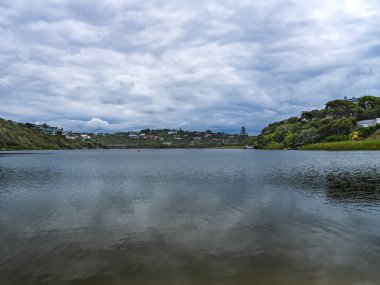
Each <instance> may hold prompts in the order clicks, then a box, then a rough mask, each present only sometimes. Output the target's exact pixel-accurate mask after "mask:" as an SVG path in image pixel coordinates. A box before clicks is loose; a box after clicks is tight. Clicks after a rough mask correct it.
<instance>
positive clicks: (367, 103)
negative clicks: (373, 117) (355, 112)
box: [358, 95, 380, 109]
mask: <svg viewBox="0 0 380 285" xmlns="http://www.w3.org/2000/svg"><path fill="white" fill-rule="evenodd" d="M358 105H359V106H360V107H362V108H363V109H373V108H377V107H380V98H379V97H375V96H371V95H366V96H363V97H361V98H360V99H359V100H358Z"/></svg>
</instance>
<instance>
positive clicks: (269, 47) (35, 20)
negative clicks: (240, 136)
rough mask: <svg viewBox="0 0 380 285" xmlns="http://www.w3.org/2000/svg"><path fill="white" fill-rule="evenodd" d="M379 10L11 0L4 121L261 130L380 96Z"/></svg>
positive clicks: (5, 23)
mask: <svg viewBox="0 0 380 285" xmlns="http://www.w3.org/2000/svg"><path fill="white" fill-rule="evenodd" d="M379 11H380V4H379V3H378V2H377V1H365V2H364V1H348V0H346V1H343V2H340V3H335V2H331V1H327V0H326V1H309V2H304V1H291V0H289V1H286V2H284V1H277V0H270V1H265V2H255V1H245V0H239V1H230V0H225V1H222V2H221V1H182V2H181V3H179V2H178V1H166V2H164V3H163V2H161V1H160V2H159V1H153V0H150V1H144V2H141V1H121V0H120V1H119V0H117V1H116V0H112V1H111V0H107V1H106V0H103V1H101V0H96V1H91V3H90V2H83V1H75V2H68V1H61V0H54V1H28V3H25V2H24V1H17V0H16V1H3V2H2V3H1V4H0V36H1V38H2V41H1V42H0V64H1V66H2V69H1V70H0V96H1V102H2V104H1V105H0V117H5V118H7V119H13V120H18V121H34V122H37V121H41V122H42V121H47V122H51V123H56V124H62V126H64V127H65V128H74V129H76V130H80V129H81V128H82V129H83V130H86V131H91V130H92V131H102V130H103V131H114V130H115V131H116V130H122V129H127V130H128V129H138V128H142V127H154V128H159V127H169V128H171V127H179V126H183V127H186V128H191V129H206V128H213V129H215V130H235V131H238V130H239V128H240V126H241V125H245V126H246V127H247V128H248V130H249V131H250V133H255V132H258V131H259V130H260V129H261V128H262V127H264V126H265V124H267V123H269V122H271V121H275V120H280V119H283V118H285V117H287V116H293V115H299V113H300V112H301V111H302V110H306V109H311V108H321V107H323V104H324V103H325V102H326V101H327V100H331V99H335V98H342V97H343V96H360V95H362V94H374V95H379V93H380V83H379V82H380V80H379V76H378V74H379V72H380V53H379V48H378V46H379V44H380V42H379V40H378V39H379V37H378V35H379V30H378V26H380V23H379V19H380V17H379V16H380V12H379ZM92 118H98V119H99V120H101V121H102V122H107V124H97V123H98V122H97V121H96V120H95V121H93V119H92ZM89 122H90V123H89ZM102 128H103V129H102Z"/></svg>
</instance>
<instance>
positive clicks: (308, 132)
mask: <svg viewBox="0 0 380 285" xmlns="http://www.w3.org/2000/svg"><path fill="white" fill-rule="evenodd" d="M318 139H319V134H318V130H317V129H316V128H314V127H311V128H308V129H304V130H302V131H301V132H299V133H297V134H296V135H295V136H294V144H295V146H301V145H305V144H311V143H315V142H316V141H317V140H318Z"/></svg>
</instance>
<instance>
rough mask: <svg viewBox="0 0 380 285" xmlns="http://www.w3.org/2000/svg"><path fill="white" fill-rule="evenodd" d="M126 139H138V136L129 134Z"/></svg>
mask: <svg viewBox="0 0 380 285" xmlns="http://www.w3.org/2000/svg"><path fill="white" fill-rule="evenodd" d="M128 137H129V138H131V139H138V138H139V135H136V134H129V135H128Z"/></svg>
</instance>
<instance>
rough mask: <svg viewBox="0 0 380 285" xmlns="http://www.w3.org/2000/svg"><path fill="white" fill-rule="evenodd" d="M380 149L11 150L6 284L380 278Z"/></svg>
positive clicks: (1, 222) (3, 254)
mask: <svg viewBox="0 0 380 285" xmlns="http://www.w3.org/2000/svg"><path fill="white" fill-rule="evenodd" d="M379 266H380V152H343V151H342V152H301V151H255V150H142V151H141V152H137V151H136V150H79V151H34V152H15V153H12V152H3V153H0V284H2V285H6V284H91V285H93V284H107V285H112V284H180V285H187V284H235V285H237V284H281V285H287V284H292V285H296V284H345V285H350V284H365V285H370V284H371V285H372V284H380V270H379V268H380V267H379Z"/></svg>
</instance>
